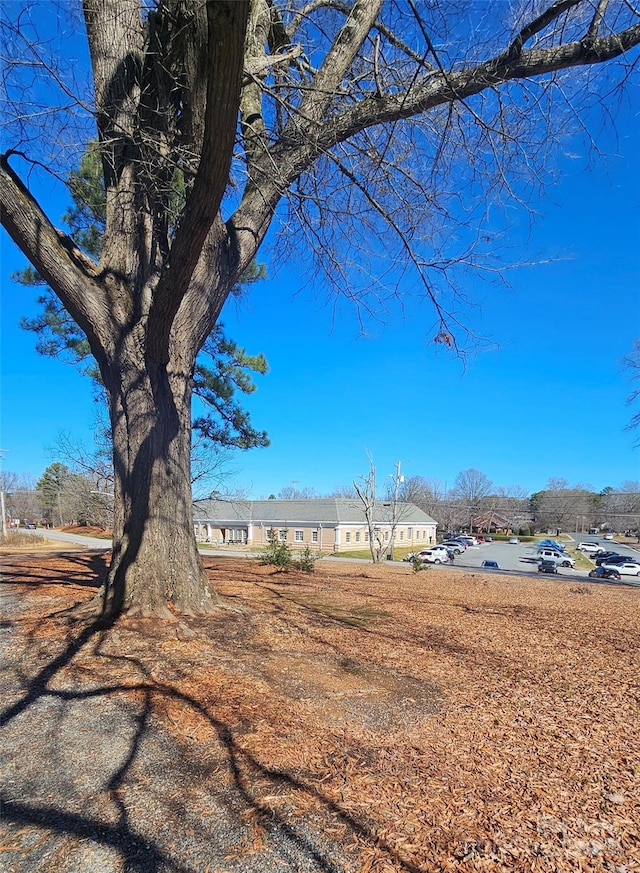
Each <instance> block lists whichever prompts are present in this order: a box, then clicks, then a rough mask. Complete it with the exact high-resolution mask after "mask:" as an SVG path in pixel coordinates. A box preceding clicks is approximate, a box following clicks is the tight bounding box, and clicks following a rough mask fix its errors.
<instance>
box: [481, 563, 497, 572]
mask: <svg viewBox="0 0 640 873" xmlns="http://www.w3.org/2000/svg"><path fill="white" fill-rule="evenodd" d="M482 566H483V567H484V568H485V569H486V570H499V569H500V567H499V566H498V562H497V561H483V562H482Z"/></svg>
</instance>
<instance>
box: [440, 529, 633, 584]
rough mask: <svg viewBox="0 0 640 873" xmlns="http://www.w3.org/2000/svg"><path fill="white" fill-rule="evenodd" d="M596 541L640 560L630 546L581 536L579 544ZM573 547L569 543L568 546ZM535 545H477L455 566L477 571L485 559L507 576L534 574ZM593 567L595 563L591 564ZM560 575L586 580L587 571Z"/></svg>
mask: <svg viewBox="0 0 640 873" xmlns="http://www.w3.org/2000/svg"><path fill="white" fill-rule="evenodd" d="M583 541H584V542H586V541H588V542H598V543H599V545H601V546H602V547H603V548H610V549H611V551H615V552H619V553H620V554H621V555H627V554H628V555H629V557H630V558H633V559H634V560H640V551H638V550H637V549H634V548H633V547H631V546H626V545H621V544H619V543H615V542H611V541H610V540H604V539H598V537H584V539H583V540H580V542H583ZM568 545H569V546H572V545H573V544H572V543H569V544H568ZM535 558H536V552H535V544H533V543H518V544H515V543H507V542H493V543H482V544H481V545H479V546H470V547H469V548H468V549H467V550H466V551H465V552H463V553H462V555H459V556H458V557H456V559H455V565H454V566H457V567H469V568H471V567H473V568H474V569H480V568H481V567H482V562H483V561H486V560H491V561H497V562H498V566H499V567H500V570H501V571H506V572H509V573H518V574H519V575H520V574H522V575H531V574H534V575H537V573H538V570H537V563H536V560H535ZM593 566H595V563H594V564H593ZM558 572H559V574H560V575H562V576H568V577H569V578H575V579H585V578H588V572H589V571H588V570H584V569H581V568H580V569H571V568H569V567H562V568H560V569H559V571H558ZM623 581H625V582H630V583H631V584H640V581H639V580H638V579H636V577H632V576H626V577H623Z"/></svg>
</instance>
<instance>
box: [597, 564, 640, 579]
mask: <svg viewBox="0 0 640 873" xmlns="http://www.w3.org/2000/svg"><path fill="white" fill-rule="evenodd" d="M602 566H603V567H604V568H605V570H617V571H618V573H620V575H621V576H640V564H639V563H638V562H637V561H622V562H621V563H620V564H603V565H602Z"/></svg>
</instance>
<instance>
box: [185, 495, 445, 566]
mask: <svg viewBox="0 0 640 873" xmlns="http://www.w3.org/2000/svg"><path fill="white" fill-rule="evenodd" d="M403 506H404V507H405V509H404V516H403V519H402V522H401V523H398V524H397V525H396V535H395V546H396V547H397V548H402V547H409V548H423V547H424V546H428V545H432V544H433V543H435V541H436V522H435V521H434V520H433V519H432V518H430V517H429V516H428V515H426V514H425V513H423V512H422V511H421V510H419V509H418V508H417V507H414V506H412V505H411V504H404V505H403ZM387 507H388V505H387ZM380 511H381V517H380V518H379V520H378V521H376V527H377V528H378V529H379V530H380V531H381V532H383V541H384V543H385V544H386V545H388V544H390V542H391V525H390V523H388V522H387V521H385V519H384V512H385V511H388V508H387V509H386V510H385V507H384V506H383V507H381V510H380ZM409 515H410V516H411V518H409ZM260 516H262V517H260ZM314 516H315V517H314ZM358 516H360V518H362V516H363V513H362V511H361V510H360V509H359V508H358V507H357V504H354V502H353V501H350V500H346V499H342V500H341V499H339V498H336V499H325V500H323V499H318V500H307V501H286V500H274V501H238V502H225V501H218V500H209V501H198V502H197V503H196V504H195V505H194V527H195V535H196V539H197V540H198V541H199V542H206V543H211V544H212V545H222V544H236V543H238V544H242V545H247V546H249V547H250V548H255V549H261V548H263V547H265V546H266V545H267V544H268V542H269V535H270V531H271V530H274V531H277V536H278V538H279V539H280V540H281V541H283V542H286V543H287V544H288V545H289V546H290V547H291V548H292V549H294V550H295V549H296V548H298V549H304V548H305V547H307V546H308V547H309V548H310V549H313V550H316V549H317V550H318V551H321V552H325V553H327V552H329V553H330V552H344V551H360V550H362V551H366V550H367V549H368V548H369V530H368V527H367V525H366V523H365V522H364V519H363V521H362V522H360V521H354V520H351V521H348V520H345V519H348V518H349V517H351V518H352V519H354V518H357V517H358ZM222 519H224V520H222Z"/></svg>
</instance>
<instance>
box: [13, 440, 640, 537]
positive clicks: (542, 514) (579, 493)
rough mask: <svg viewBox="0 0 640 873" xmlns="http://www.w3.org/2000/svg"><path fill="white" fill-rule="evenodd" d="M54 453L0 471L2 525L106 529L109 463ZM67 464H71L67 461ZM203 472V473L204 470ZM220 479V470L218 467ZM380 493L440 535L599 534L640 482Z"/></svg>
mask: <svg viewBox="0 0 640 873" xmlns="http://www.w3.org/2000/svg"><path fill="white" fill-rule="evenodd" d="M58 448H59V449H60V450H61V451H62V450H64V452H65V453H66V458H67V459H69V464H65V463H61V462H60V461H56V462H54V463H52V464H50V465H49V466H48V467H47V468H46V470H45V471H44V472H43V474H42V476H41V477H40V478H39V479H38V480H37V482H34V481H33V480H32V479H30V478H28V477H24V476H22V477H21V476H19V475H18V474H16V473H11V472H5V473H2V474H0V490H2V491H4V493H5V505H6V514H7V520H10V519H20V521H21V523H23V524H24V523H25V522H41V521H44V520H46V521H47V522H49V523H51V524H53V525H54V526H60V525H64V524H69V523H71V522H75V523H78V524H81V525H86V526H91V527H101V528H103V529H105V530H107V529H109V528H110V527H111V524H112V520H113V486H112V474H111V470H110V464H109V462H108V458H107V457H105V456H103V457H102V462H101V456H100V454H99V453H98V454H93V455H91V456H85V455H84V454H83V453H82V450H81V447H79V446H77V445H75V444H74V445H71V444H70V443H66V442H65V440H64V439H62V440H61V441H60V443H59V445H58ZM72 457H73V458H74V461H73V462H71V458H72ZM209 472H211V471H210V469H209ZM218 472H219V475H220V477H221V481H224V478H225V471H224V470H223V469H221V470H219V471H218ZM385 481H386V483H387V485H386V490H384V492H383V493H381V494H380V495H379V498H380V499H381V500H390V499H392V498H393V497H394V494H393V493H392V492H393V491H394V490H395V489H396V488H397V493H396V494H395V497H397V499H398V500H399V501H400V502H402V503H413V504H415V505H416V506H418V507H419V508H420V509H422V510H423V511H424V512H426V513H427V515H430V516H431V517H432V518H433V519H435V520H436V521H437V523H438V528H439V530H440V531H445V530H447V531H448V530H452V531H453V530H468V531H470V530H475V529H478V528H479V527H480V526H481V525H479V524H477V522H478V520H480V519H482V518H488V517H493V518H495V519H497V520H500V519H503V520H504V522H505V527H506V528H508V529H509V530H511V531H513V532H514V533H521V534H527V533H533V532H536V531H547V530H551V531H556V530H563V531H577V532H579V533H588V532H589V530H591V529H594V528H595V529H596V530H598V531H601V532H604V531H609V530H610V531H626V530H630V531H633V532H637V531H639V530H640V482H638V481H631V480H629V481H625V482H621V483H620V484H619V485H617V486H616V487H613V486H608V487H606V488H603V489H602V491H594V490H593V489H592V488H591V487H589V486H587V485H584V486H583V485H580V484H576V485H570V484H569V482H568V481H567V480H566V479H560V478H551V479H549V481H548V482H547V484H546V486H545V487H544V488H543V489H542V490H540V491H536V492H534V493H533V494H528V493H527V492H526V490H525V489H524V488H523V487H522V486H520V485H512V486H499V485H495V484H494V483H493V482H492V481H491V480H490V479H489V478H488V477H487V476H486V475H485V474H484V473H482V472H481V471H480V470H476V469H474V468H469V469H466V470H462V471H461V472H460V473H458V475H457V476H456V478H455V480H454V482H453V485H452V487H450V488H447V486H446V484H443V483H442V482H441V480H439V479H438V478H435V477H426V476H419V475H416V476H408V477H406V478H405V477H403V481H402V482H399V483H398V482H394V481H393V480H392V479H391V477H386V479H385ZM214 493H215V494H216V495H217V496H220V497H222V498H223V499H247V498H248V494H246V493H244V492H242V491H233V492H231V491H229V490H228V489H226V490H223V491H216V492H214ZM269 497H270V498H271V499H276V498H278V499H280V500H310V499H316V498H318V499H319V498H322V497H341V498H347V499H353V500H354V501H359V498H358V494H357V492H356V488H355V487H354V484H353V483H352V484H350V485H342V486H336V487H335V488H334V489H332V490H331V491H330V492H329V493H327V494H320V493H318V492H317V491H316V490H315V489H314V488H312V487H309V486H300V487H299V485H298V483H291V484H289V485H286V486H284V487H282V488H280V490H279V491H278V492H276V493H272V494H270V495H269Z"/></svg>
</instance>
